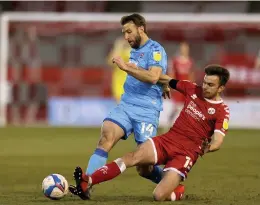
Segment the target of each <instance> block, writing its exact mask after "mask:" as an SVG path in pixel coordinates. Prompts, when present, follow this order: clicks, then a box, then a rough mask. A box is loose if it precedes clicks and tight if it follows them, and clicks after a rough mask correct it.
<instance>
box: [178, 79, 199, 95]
mask: <svg viewBox="0 0 260 205" xmlns="http://www.w3.org/2000/svg"><path fill="white" fill-rule="evenodd" d="M196 87H197V84H196V83H193V82H190V81H188V80H179V81H178V83H177V85H176V90H177V91H179V92H181V93H182V94H184V95H187V94H188V93H190V92H189V91H190V90H194V89H195V88H196Z"/></svg>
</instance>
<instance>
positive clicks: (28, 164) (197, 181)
mask: <svg viewBox="0 0 260 205" xmlns="http://www.w3.org/2000/svg"><path fill="white" fill-rule="evenodd" d="M259 133H260V131H259V130H231V131H230V132H229V134H228V136H227V137H226V139H225V142H224V146H223V148H222V149H221V150H220V151H218V152H216V153H210V154H208V155H206V156H204V157H203V158H201V159H199V160H198V162H197V163H196V165H195V166H194V167H193V169H192V171H191V172H190V174H189V175H188V179H187V180H186V181H185V183H184V184H185V185H186V197H185V199H184V200H182V201H179V202H161V203H158V202H153V199H152V191H153V189H154V188H155V185H154V184H153V183H151V182H149V181H148V180H145V179H143V178H140V177H139V176H138V175H137V173H136V171H135V169H134V168H132V169H129V170H128V171H126V172H125V173H124V174H122V175H121V176H119V177H118V178H116V179H114V180H112V181H109V182H105V183H103V184H100V185H97V186H96V187H95V192H94V193H93V198H92V200H91V201H81V200H80V199H79V198H77V197H74V196H71V195H68V196H66V197H65V198H63V199H62V200H60V201H51V200H49V199H47V198H46V197H45V196H44V195H43V193H42V191H41V182H42V180H43V178H44V177H46V176H47V175H49V174H51V173H60V174H62V175H64V176H65V177H66V178H67V180H68V181H69V183H72V182H73V178H72V173H73V170H74V168H75V166H77V165H80V166H82V167H84V168H85V167H86V165H87V162H88V158H89V156H90V155H91V154H92V152H93V150H94V148H95V146H96V143H97V140H98V138H99V130H98V129H83V128H74V129H72V128H11V127H9V128H3V129H0V146H1V149H0V205H16V204H17V205H53V204H60V205H74V204H87V205H91V204H101V205H115V204H125V205H128V204H129V205H130V204H131V205H135V204H138V205H146V204H147V205H148V204H151V203H152V204H172V203H174V204H177V205H190V204H192V205H204V204H205V205H206V204H210V205H253V204H255V205H260V173H259V172H260V160H259V159H260V134H259ZM134 148H135V143H134V141H133V140H132V139H129V140H127V141H120V142H119V144H118V145H117V146H116V147H115V148H114V149H113V150H112V152H111V153H110V155H109V159H110V160H112V159H115V158H117V157H120V156H122V155H123V154H124V153H126V152H127V151H132V150H133V149H134Z"/></svg>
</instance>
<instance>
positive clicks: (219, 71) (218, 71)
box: [205, 65, 230, 86]
mask: <svg viewBox="0 0 260 205" xmlns="http://www.w3.org/2000/svg"><path fill="white" fill-rule="evenodd" d="M205 73H206V75H217V76H218V77H219V84H220V86H221V85H226V83H227V82H228V80H229V77H230V74H229V71H228V70H227V69H226V68H224V67H222V66H220V65H208V66H207V67H206V68H205Z"/></svg>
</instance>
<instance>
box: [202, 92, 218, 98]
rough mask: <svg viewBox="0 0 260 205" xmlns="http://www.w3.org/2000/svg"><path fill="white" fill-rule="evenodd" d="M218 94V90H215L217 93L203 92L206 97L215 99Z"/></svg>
mask: <svg viewBox="0 0 260 205" xmlns="http://www.w3.org/2000/svg"><path fill="white" fill-rule="evenodd" d="M217 94H218V93H217V92H215V93H211V92H206V93H203V95H204V98H207V99H209V100H214V99H215V98H216V96H217Z"/></svg>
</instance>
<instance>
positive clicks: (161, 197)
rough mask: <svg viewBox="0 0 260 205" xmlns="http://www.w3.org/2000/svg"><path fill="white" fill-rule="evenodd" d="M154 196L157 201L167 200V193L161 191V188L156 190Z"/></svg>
mask: <svg viewBox="0 0 260 205" xmlns="http://www.w3.org/2000/svg"><path fill="white" fill-rule="evenodd" d="M153 198H154V200H155V201H165V200H166V197H165V193H163V191H159V190H154V192H153Z"/></svg>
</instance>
